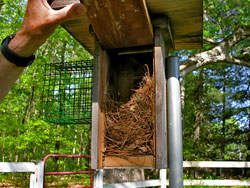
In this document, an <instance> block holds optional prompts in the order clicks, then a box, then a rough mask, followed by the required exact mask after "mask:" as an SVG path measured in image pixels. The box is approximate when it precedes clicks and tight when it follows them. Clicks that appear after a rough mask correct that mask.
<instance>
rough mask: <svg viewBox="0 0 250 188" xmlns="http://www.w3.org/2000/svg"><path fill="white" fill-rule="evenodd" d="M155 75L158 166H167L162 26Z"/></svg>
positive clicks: (155, 48) (158, 167)
mask: <svg viewBox="0 0 250 188" xmlns="http://www.w3.org/2000/svg"><path fill="white" fill-rule="evenodd" d="M154 31H155V33H154V34H155V47H154V75H155V126H156V168H157V169H165V168H167V127H166V125H167V123H166V76H165V56H166V54H165V51H166V49H165V42H164V40H163V36H162V32H161V29H160V28H155V30H154Z"/></svg>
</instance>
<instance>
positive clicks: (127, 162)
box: [103, 155, 155, 168]
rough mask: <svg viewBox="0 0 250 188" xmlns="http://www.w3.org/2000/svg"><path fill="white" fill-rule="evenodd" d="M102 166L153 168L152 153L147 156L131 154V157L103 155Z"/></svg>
mask: <svg viewBox="0 0 250 188" xmlns="http://www.w3.org/2000/svg"><path fill="white" fill-rule="evenodd" d="M103 164H104V167H107V168H108V167H138V168H139V167H143V168H153V167H154V165H155V159H154V156H152V155H147V156H131V157H123V158H120V157H105V159H104V162H103Z"/></svg>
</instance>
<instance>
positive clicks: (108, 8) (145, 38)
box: [87, 0, 153, 49]
mask: <svg viewBox="0 0 250 188" xmlns="http://www.w3.org/2000/svg"><path fill="white" fill-rule="evenodd" d="M87 16H88V18H89V21H90V23H91V25H92V27H93V29H94V32H95V34H96V36H97V38H98V40H99V41H100V43H101V45H102V46H103V47H104V48H108V49H109V48H124V47H131V46H143V45H150V44H153V31H152V26H151V21H150V17H149V14H148V12H147V7H146V3H145V0H136V1H134V0H121V1H114V0H92V1H90V2H89V9H88V12H87Z"/></svg>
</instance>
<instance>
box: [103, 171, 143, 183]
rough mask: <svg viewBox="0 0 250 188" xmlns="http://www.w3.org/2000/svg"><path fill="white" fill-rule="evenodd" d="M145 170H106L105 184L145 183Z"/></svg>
mask: <svg viewBox="0 0 250 188" xmlns="http://www.w3.org/2000/svg"><path fill="white" fill-rule="evenodd" d="M144 180H145V178H144V170H143V169H107V170H104V175H103V184H104V185H107V184H113V183H122V182H134V181H144Z"/></svg>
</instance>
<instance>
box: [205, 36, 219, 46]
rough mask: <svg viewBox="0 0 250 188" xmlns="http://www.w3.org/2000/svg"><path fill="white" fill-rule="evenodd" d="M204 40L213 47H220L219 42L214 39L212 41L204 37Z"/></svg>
mask: <svg viewBox="0 0 250 188" xmlns="http://www.w3.org/2000/svg"><path fill="white" fill-rule="evenodd" d="M203 40H204V41H205V42H207V43H209V44H212V45H218V44H219V42H216V41H215V40H213V39H210V38H207V37H203Z"/></svg>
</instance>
